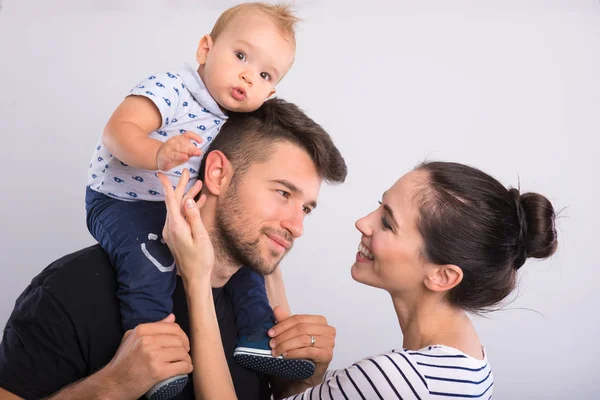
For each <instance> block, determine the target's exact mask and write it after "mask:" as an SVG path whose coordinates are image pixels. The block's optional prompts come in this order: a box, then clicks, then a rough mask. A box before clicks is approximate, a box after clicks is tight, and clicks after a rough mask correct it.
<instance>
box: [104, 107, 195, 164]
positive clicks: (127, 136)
mask: <svg viewBox="0 0 600 400" xmlns="http://www.w3.org/2000/svg"><path fill="white" fill-rule="evenodd" d="M161 126H162V116H161V114H160V112H159V111H158V108H157V107H156V105H155V104H154V103H153V102H152V101H151V100H150V99H148V98H146V97H143V96H128V97H126V98H125V100H124V101H123V102H122V103H121V104H120V105H119V107H117V109H116V110H115V112H114V113H113V115H112V116H111V117H110V119H109V120H108V123H107V124H106V127H105V128H104V132H103V134H102V141H103V142H104V145H105V146H106V147H107V148H108V150H109V151H110V152H111V154H112V155H114V156H115V157H117V158H118V159H119V160H121V161H122V162H124V163H125V164H128V165H130V166H132V167H134V168H141V169H147V170H151V171H155V170H161V171H168V170H170V169H171V168H174V167H176V166H178V165H181V164H183V163H185V162H186V161H187V160H189V158H190V157H194V156H200V155H202V151H201V150H200V149H199V148H198V147H196V146H194V144H193V143H192V140H193V141H195V142H196V143H201V142H202V138H201V137H200V136H199V135H198V134H196V133H194V132H189V131H188V132H185V133H183V134H181V135H177V136H173V137H171V138H170V139H169V140H167V141H166V142H164V143H163V142H161V141H159V140H156V139H153V138H151V137H150V136H149V135H150V133H151V132H152V131H155V130H157V129H159V128H160V127H161Z"/></svg>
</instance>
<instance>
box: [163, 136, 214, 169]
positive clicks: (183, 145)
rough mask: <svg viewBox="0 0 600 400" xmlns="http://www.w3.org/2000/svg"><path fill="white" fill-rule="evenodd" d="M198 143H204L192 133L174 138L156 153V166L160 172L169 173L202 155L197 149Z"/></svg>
mask: <svg viewBox="0 0 600 400" xmlns="http://www.w3.org/2000/svg"><path fill="white" fill-rule="evenodd" d="M192 140H193V141H195V142H196V143H202V142H203V140H202V138H201V137H200V136H199V135H198V134H196V133H194V132H190V131H186V132H184V133H182V134H181V135H177V136H174V137H172V138H170V139H169V140H167V141H166V142H165V143H163V144H162V146H160V148H159V149H158V153H156V165H157V166H158V169H159V170H160V171H168V170H170V169H172V168H175V167H176V166H178V165H181V164H183V163H185V162H186V161H187V160H189V159H190V157H197V156H201V155H202V150H200V148H198V147H196V146H195V145H194V144H193V143H192Z"/></svg>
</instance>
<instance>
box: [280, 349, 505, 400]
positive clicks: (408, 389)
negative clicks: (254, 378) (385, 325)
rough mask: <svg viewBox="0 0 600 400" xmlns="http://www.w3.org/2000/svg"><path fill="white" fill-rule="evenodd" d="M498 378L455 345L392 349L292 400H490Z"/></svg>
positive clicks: (336, 373)
mask: <svg viewBox="0 0 600 400" xmlns="http://www.w3.org/2000/svg"><path fill="white" fill-rule="evenodd" d="M493 389H494V375H493V374H492V370H491V368H490V365H489V363H488V361H487V356H486V355H485V351H484V358H483V360H477V359H475V358H473V357H470V356H467V355H465V354H464V353H462V352H461V351H459V350H457V349H454V348H452V347H447V346H442V345H436V346H429V347H425V348H423V349H420V350H417V351H412V350H392V351H391V352H389V353H386V354H381V355H378V356H374V357H369V358H366V359H364V360H362V361H359V362H357V363H355V364H353V365H352V366H351V367H349V368H346V369H341V370H337V371H328V372H327V374H326V375H325V379H324V380H323V383H322V384H320V385H319V386H315V387H313V388H310V389H308V390H307V391H305V392H304V393H300V394H298V395H296V396H294V397H290V398H289V399H292V400H309V399H310V400H312V399H319V400H321V399H327V400H329V399H335V400H337V399H386V400H387V399H404V400H406V399H411V400H412V399H417V400H419V399H485V400H489V399H491V398H492V391H493Z"/></svg>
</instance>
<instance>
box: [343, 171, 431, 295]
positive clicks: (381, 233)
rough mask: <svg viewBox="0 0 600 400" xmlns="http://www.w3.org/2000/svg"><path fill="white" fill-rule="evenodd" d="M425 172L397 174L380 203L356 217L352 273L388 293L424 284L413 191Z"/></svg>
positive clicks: (400, 292)
mask: <svg viewBox="0 0 600 400" xmlns="http://www.w3.org/2000/svg"><path fill="white" fill-rule="evenodd" d="M424 182H425V173H424V172H422V171H412V172H409V173H408V174H406V175H404V176H403V177H402V178H400V179H399V180H398V181H397V182H396V183H395V184H394V185H393V186H392V187H391V188H390V189H389V190H387V191H386V192H385V193H384V195H383V198H382V200H381V204H380V206H379V207H378V208H377V209H375V210H374V211H373V212H372V213H370V214H369V215H367V216H365V217H363V218H361V219H359V220H358V221H356V228H357V229H358V230H359V231H360V232H361V233H362V237H361V241H360V244H359V246H358V252H357V254H356V262H355V263H354V265H352V277H353V278H354V279H355V280H356V281H358V282H361V283H364V284H366V285H370V286H375V287H379V288H382V289H385V290H387V291H388V292H390V293H391V294H406V293H411V292H414V293H416V292H418V291H419V290H420V289H422V288H424V285H423V281H424V278H425V277H426V268H424V265H425V261H424V259H423V258H422V257H421V255H420V254H421V248H422V244H423V239H422V237H421V234H420V233H419V230H418V229H417V221H418V215H419V212H418V208H417V204H416V199H415V197H416V194H417V191H418V189H419V188H420V187H422V186H423V184H424Z"/></svg>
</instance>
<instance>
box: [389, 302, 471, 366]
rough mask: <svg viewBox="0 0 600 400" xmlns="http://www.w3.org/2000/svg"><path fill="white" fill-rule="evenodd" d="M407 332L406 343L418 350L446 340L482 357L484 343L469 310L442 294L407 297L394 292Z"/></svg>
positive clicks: (447, 344) (467, 352)
mask: <svg viewBox="0 0 600 400" xmlns="http://www.w3.org/2000/svg"><path fill="white" fill-rule="evenodd" d="M392 301H393V303H394V308H395V310H396V314H397V316H398V321H399V322H400V329H402V334H403V336H404V342H403V347H404V348H405V349H410V350H418V349H422V348H424V347H427V346H431V345H435V344H442V345H445V346H449V347H454V348H456V349H458V350H460V351H462V352H463V353H466V354H468V355H470V356H472V357H475V358H478V359H481V358H482V352H481V344H480V343H479V338H478V337H477V333H476V332H475V328H474V327H473V324H472V323H471V320H470V319H469V317H468V315H467V313H466V312H465V311H464V310H462V309H460V308H458V307H455V306H452V305H450V304H449V303H448V302H446V301H442V300H440V299H439V297H436V296H429V297H425V298H424V297H420V298H419V299H418V300H413V301H411V300H406V299H403V298H400V297H398V296H392Z"/></svg>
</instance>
